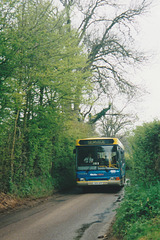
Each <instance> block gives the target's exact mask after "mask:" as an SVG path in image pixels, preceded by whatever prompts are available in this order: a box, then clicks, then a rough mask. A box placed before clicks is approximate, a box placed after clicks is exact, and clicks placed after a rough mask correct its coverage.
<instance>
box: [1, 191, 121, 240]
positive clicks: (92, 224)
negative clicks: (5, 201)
mask: <svg viewBox="0 0 160 240" xmlns="http://www.w3.org/2000/svg"><path fill="white" fill-rule="evenodd" d="M122 195H123V190H121V191H111V190H110V189H98V190H96V191H95V190H94V191H93V190H92V191H90V192H88V193H85V194H83V193H82V192H81V191H80V190H74V191H73V192H71V193H68V194H55V195H54V196H53V197H51V198H50V199H49V200H48V201H46V202H45V203H43V204H40V205H38V206H36V207H32V208H29V209H22V210H19V211H15V212H11V213H7V214H6V213H5V214H1V215H0V239H1V240H96V239H98V237H100V236H103V235H104V234H105V232H106V231H107V227H108V226H109V224H110V223H111V220H112V219H113V216H114V215H115V212H114V211H113V210H114V209H115V208H116V207H117V206H118V202H119V200H120V198H121V197H122Z"/></svg>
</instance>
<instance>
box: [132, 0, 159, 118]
mask: <svg viewBox="0 0 160 240" xmlns="http://www.w3.org/2000/svg"><path fill="white" fill-rule="evenodd" d="M141 28H142V31H141V32H140V33H139V34H138V41H139V42H140V44H141V46H142V47H143V48H144V50H146V51H148V53H149V54H150V55H152V54H153V56H152V57H151V58H150V60H149V63H148V64H146V66H144V67H143V68H142V70H141V71H140V72H138V73H137V74H136V75H135V78H136V80H138V81H139V82H141V84H143V85H144V86H145V88H146V90H147V91H148V92H149V93H148V94H146V95H145V96H144V97H143V98H142V99H141V101H140V102H139V103H138V104H137V106H136V108H137V114H138V116H139V118H140V122H148V121H149V122H150V121H152V120H153V119H155V118H157V119H159V120H160V1H159V0H158V1H156V4H155V6H154V7H152V8H151V9H150V11H149V13H148V14H147V17H144V18H143V19H142V21H141Z"/></svg>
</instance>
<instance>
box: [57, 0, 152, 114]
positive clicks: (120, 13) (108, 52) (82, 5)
mask: <svg viewBox="0 0 160 240" xmlns="http://www.w3.org/2000/svg"><path fill="white" fill-rule="evenodd" d="M60 1H61V2H62V4H63V5H64V7H65V8H66V9H67V8H68V9H71V6H72V8H73V6H74V9H76V10H75V12H76V11H77V12H78V11H79V12H80V13H81V20H80V21H79V27H78V30H77V33H78V34H79V44H82V43H83V44H84V45H85V47H86V50H87V52H88V61H87V63H88V65H87V69H91V70H92V72H93V77H92V83H93V85H94V90H93V92H92V94H94V95H95V99H97V100H99V99H101V98H102V96H103V97H104V95H105V98H104V99H107V102H106V104H107V105H109V98H110V97H112V95H113V94H117V95H118V94H121V95H124V96H127V97H128V98H130V97H133V96H134V95H136V93H137V86H136V85H135V84H134V83H133V82H132V81H131V80H129V79H130V78H129V74H128V72H130V71H131V70H133V67H135V66H139V64H141V63H142V62H143V60H144V54H143V53H141V52H140V51H139V50H138V49H136V45H135V43H134V37H135V35H136V32H137V26H138V25H137V22H138V19H139V17H141V16H142V15H143V14H145V13H146V11H147V9H148V7H149V6H150V4H151V0H140V1H138V3H137V1H136V0H125V1H124V0H120V1H116V0H110V1H108V0H88V1H83V0H60ZM68 19H70V18H68ZM71 20H74V21H77V22H78V19H77V18H76V17H75V18H73V19H71ZM88 97H89V98H90V96H88ZM104 101H106V100H104ZM94 102H96V101H94ZM114 104H115V103H114ZM93 108H94V107H93V105H92V106H88V108H87V110H86V112H85V113H83V116H84V117H86V114H88V115H89V113H90V112H91V111H92V110H93ZM104 109H105V108H104ZM102 111H103V109H102V110H100V111H99V113H100V112H102ZM106 113H107V112H106ZM97 114H98V113H97ZM94 115H95V114H94Z"/></svg>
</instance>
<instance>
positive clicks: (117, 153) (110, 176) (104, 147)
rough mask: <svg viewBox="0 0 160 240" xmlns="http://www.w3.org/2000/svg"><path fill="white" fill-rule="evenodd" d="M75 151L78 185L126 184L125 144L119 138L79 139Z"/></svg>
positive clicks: (120, 185)
mask: <svg viewBox="0 0 160 240" xmlns="http://www.w3.org/2000/svg"><path fill="white" fill-rule="evenodd" d="M74 152H75V154H76V182H77V185H78V186H80V187H82V188H83V187H84V188H85V187H88V186H97V185H100V186H101V185H115V186H119V187H122V186H123V185H124V183H125V158H124V146H123V144H122V143H121V142H120V140H119V139H118V138H109V137H106V138H86V139H78V140H76V149H75V150H74Z"/></svg>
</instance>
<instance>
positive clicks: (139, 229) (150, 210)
mask: <svg viewBox="0 0 160 240" xmlns="http://www.w3.org/2000/svg"><path fill="white" fill-rule="evenodd" d="M125 190H126V191H125V198H124V200H123V202H122V204H121V206H120V208H119V209H118V211H117V218H116V223H115V225H114V229H115V231H116V234H119V235H121V236H123V237H124V239H127V240H130V239H138V238H139V237H140V236H143V234H145V231H146V229H147V226H148V224H149V222H151V221H153V219H154V218H156V217H159V215H160V208H159V206H160V205H159V203H160V194H159V193H160V182H158V183H157V185H155V186H152V185H151V186H148V188H146V187H145V188H144V187H143V186H139V185H136V186H131V187H128V188H126V189H125Z"/></svg>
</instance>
